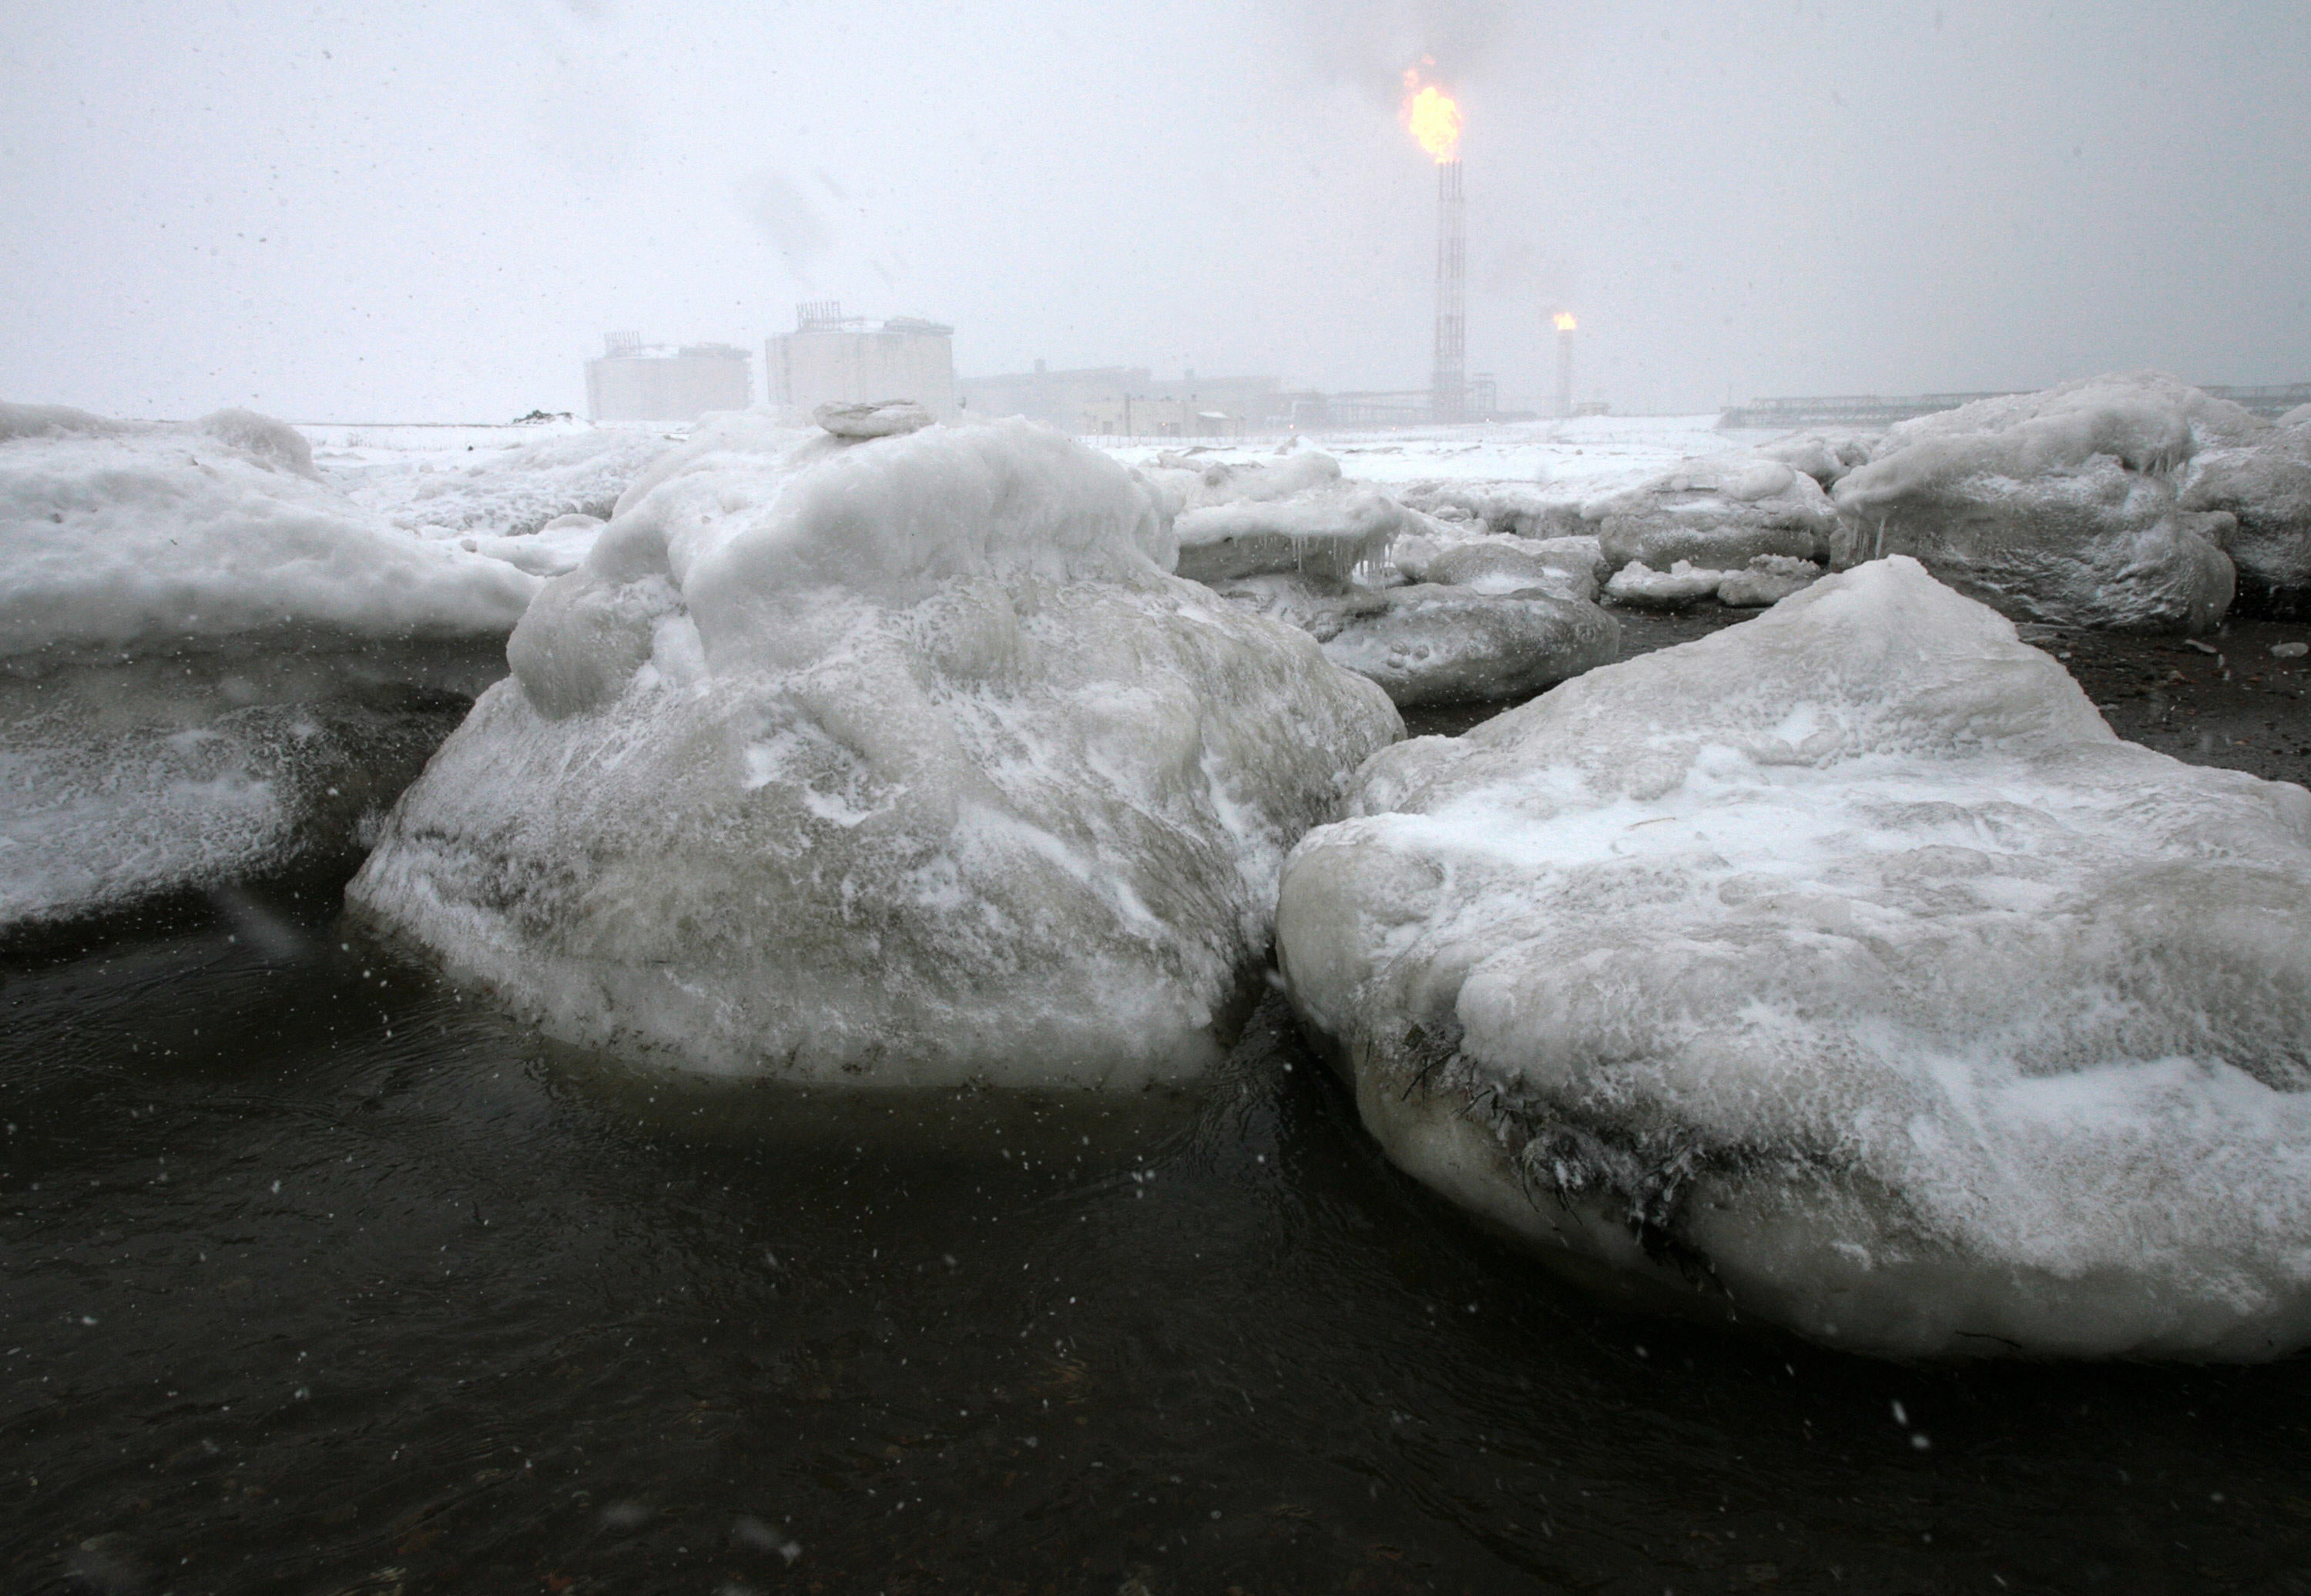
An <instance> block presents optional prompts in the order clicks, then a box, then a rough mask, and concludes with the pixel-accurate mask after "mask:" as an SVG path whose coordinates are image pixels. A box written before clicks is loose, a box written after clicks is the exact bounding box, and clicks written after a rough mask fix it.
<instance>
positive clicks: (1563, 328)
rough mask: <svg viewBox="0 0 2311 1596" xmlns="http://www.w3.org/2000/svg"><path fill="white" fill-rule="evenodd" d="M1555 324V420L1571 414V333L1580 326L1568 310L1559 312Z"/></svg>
mask: <svg viewBox="0 0 2311 1596" xmlns="http://www.w3.org/2000/svg"><path fill="white" fill-rule="evenodd" d="M1555 319H1556V322H1557V420H1559V421H1563V420H1565V418H1566V417H1567V416H1570V415H1571V414H1573V333H1574V328H1576V327H1579V326H1580V325H1581V324H1580V323H1579V322H1577V321H1575V320H1574V319H1573V312H1572V311H1570V310H1559V311H1558V312H1557V316H1556V318H1555Z"/></svg>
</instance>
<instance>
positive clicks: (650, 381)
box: [586, 333, 754, 422]
mask: <svg viewBox="0 0 2311 1596" xmlns="http://www.w3.org/2000/svg"><path fill="white" fill-rule="evenodd" d="M603 342H604V344H606V351H605V353H603V355H602V357H601V358H600V359H598V360H590V361H588V362H586V408H587V412H588V414H590V415H591V416H592V417H593V418H594V419H595V420H596V421H661V422H663V421H696V420H697V419H698V418H699V417H700V416H702V415H703V414H706V413H707V412H708V411H710V410H744V409H745V408H746V406H749V405H751V404H753V403H754V371H753V368H752V365H751V362H752V360H753V357H752V356H751V355H749V354H748V353H747V352H746V351H745V350H743V349H738V348H734V347H733V346H731V345H730V344H683V345H682V346H681V347H679V348H676V349H669V348H667V347H666V346H665V345H663V344H644V343H643V342H642V340H641V334H639V333H611V334H609V335H608V336H606V338H605V339H604V340H603Z"/></svg>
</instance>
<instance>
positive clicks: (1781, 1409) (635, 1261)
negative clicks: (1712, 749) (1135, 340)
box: [0, 610, 2311, 1596]
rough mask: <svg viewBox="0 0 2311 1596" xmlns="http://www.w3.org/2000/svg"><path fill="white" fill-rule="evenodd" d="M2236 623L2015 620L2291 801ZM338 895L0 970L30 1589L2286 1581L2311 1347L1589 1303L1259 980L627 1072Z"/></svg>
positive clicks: (2135, 713) (88, 941)
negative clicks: (1200, 1028)
mask: <svg viewBox="0 0 2311 1596" xmlns="http://www.w3.org/2000/svg"><path fill="white" fill-rule="evenodd" d="M1732 618H1733V617H1731V616H1727V615H1723V614H1722V612H1711V611H1707V610H1704V611H1699V612H1695V613H1692V614H1688V615H1679V616H1669V617H1653V616H1630V617H1627V618H1626V619H1625V622H1624V625H1625V629H1626V635H1625V648H1626V651H1628V652H1633V653H1634V652H1637V651H1641V650H1644V649H1646V648H1653V647H1660V646H1662V645H1664V644H1666V643H1669V642H1674V641H1684V640H1685V639H1686V638H1687V637H1688V636H1697V635H1700V634H1701V633H1702V632H1707V631H1711V630H1714V629H1715V628H1716V627H1717V626H1719V625H1722V624H1726V623H1727V622H1728V621H1729V620H1731V619H1732ZM2250 630H2251V632H2252V635H2246V634H2242V635H2239V636H2233V635H2231V634H2229V633H2226V634H2225V636H2224V637H2223V638H2221V639H2219V640H2217V641H2218V642H2219V644H2220V645H2221V647H2222V648H2223V649H2224V650H2226V654H2225V658H2223V660H2222V661H2221V662H2220V664H2218V663H2217V662H2216V661H2215V660H2213V659H2211V658H2209V657H2208V656H2206V655H2204V654H2203V653H2202V652H2201V651H2199V650H2191V649H2188V648H2187V647H2186V646H2185V645H2183V644H2181V643H2178V642H2175V641H2171V640H2125V639H2096V638H2087V639H2065V640H2062V642H2061V643H2059V644H2056V645H2050V646H2060V647H2063V648H2066V649H2070V650H2071V653H2072V658H2071V668H2072V669H2073V670H2074V671H2076V672H2077V673H2078V674H2079V676H2080V680H2081V681H2082V682H2083V683H2085V684H2086V685H2087V686H2088V688H2089V692H2090V693H2093V694H2094V696H2095V697H2096V698H2097V702H2103V703H2105V704H2106V712H2107V713H2109V714H2110V715H2111V718H2112V720H2113V722H2114V724H2115V725H2118V726H2119V728H2120V729H2121V731H2122V732H2123V733H2124V734H2125V735H2128V736H2132V737H2142V738H2144V739H2145V740H2151V741H2153V742H2154V743H2155V744H2156V745H2157V746H2173V748H2174V750H2175V751H2176V752H2177V753H2181V754H2184V755H2185V757H2197V758H2202V759H2205V760H2207V761H2209V762H2210V763H2237V764H2239V765H2242V766H2243V767H2244V768H2247V769H2253V770H2256V771H2257V772H2259V773H2261V774H2264V775H2270V776H2282V777H2289V778H2293V779H2298V780H2300V779H2302V773H2303V772H2311V764H2304V763H2302V762H2303V761H2304V760H2305V758H2306V757H2307V756H2311V719H2307V717H2306V713H2305V710H2304V708H2303V704H2302V694H2303V693H2304V692H2305V691H2306V689H2307V688H2311V676H2304V675H2303V674H2301V673H2302V672H2303V671H2304V670H2305V669H2306V668H2307V667H2306V666H2305V665H2304V663H2303V662H2294V663H2291V664H2289V665H2287V666H2285V667H2283V668H2282V667H2280V666H2279V665H2278V664H2277V662H2275V661H2273V660H2272V657H2271V656H2270V655H2269V653H2268V645H2269V643H2270V642H2271V641H2273V640H2274V639H2277V640H2279V641H2285V640H2286V639H2287V638H2295V637H2304V636H2307V635H2311V628H2306V627H2303V626H2301V625H2299V624H2298V625H2293V626H2289V627H2285V628H2280V627H2278V626H2275V625H2268V624H2258V625H2257V626H2256V627H2254V628H2252V629H2250ZM2266 632H2267V633H2268V635H2265V633H2266ZM2227 670H2228V676H2226V675H2225V672H2226V671H2227ZM1486 712H1488V711H1480V710H1470V711H1465V712H1462V711H1452V710H1443V711H1430V712H1427V713H1426V714H1424V715H1422V716H1421V717H1418V719H1419V720H1420V721H1421V724H1419V725H1417V726H1415V727H1414V728H1413V729H1415V730H1416V731H1443V732H1452V731H1457V730H1460V729H1462V728H1464V727H1465V726H1466V725H1468V724H1470V723H1473V721H1474V720H1477V719H1480V718H1482V715H1483V714H1484V713H1486ZM2162 738H2163V739H2165V740H2164V741H2160V739H2162ZM342 879H343V872H342V871H340V872H337V873H335V874H332V873H329V872H326V871H324V872H321V873H319V874H317V875H316V876H312V877H310V878H308V879H305V880H303V881H301V882H295V883H283V884H276V885H275V886H274V887H273V888H271V889H269V890H267V891H265V892H261V893H257V894H253V895H239V894H237V895H231V896H227V897H222V898H220V899H219V900H217V902H216V903H214V904H213V905H210V906H208V907H205V908H193V909H187V908H186V907H185V906H182V905H179V907H178V908H177V909H175V910H174V911H165V912H163V913H161V914H159V915H148V916H146V917H144V919H143V920H116V921H113V922H111V923H109V924H108V925H105V926H103V927H100V928H96V929H94V930H92V931H91V932H88V933H86V934H84V935H83V936H82V937H79V938H74V940H72V941H71V942H69V943H62V944H59V943H51V944H50V945H48V946H17V947H16V948H14V949H13V951H12V952H8V953H5V954H0V1015H4V1025H0V1126H4V1130H0V1271H4V1272H0V1587H4V1589H5V1590H7V1591H9V1592H67V1591H87V1592H145V1593H148V1596H149V1593H153V1592H163V1591H173V1592H188V1593H189V1592H296V1593H301V1596H303V1593H310V1596H331V1593H344V1596H350V1593H353V1592H362V1593H366V1596H391V1593H394V1592H402V1593H406V1596H415V1593H416V1592H540V1593H543V1596H569V1593H581V1596H582V1593H584V1592H701V1593H707V1592H742V1591H756V1592H789V1591H808V1592H877V1591H880V1592H929V1591H941V1592H948V1591H953V1592H966V1591H967V1592H1097V1593H1099V1596H1109V1593H1111V1592H1125V1593H1127V1596H1169V1593H1171V1592H1215V1593H1219V1596H1226V1593H1229V1592H1243V1593H1246V1596H1250V1593H1252V1592H1341V1591H1368V1592H1395V1591H1473V1592H1486V1591H1564V1592H1631V1593H1644V1596H1653V1593H1655V1592H1664V1591H1675V1592H1721V1591H1757V1592H1944V1591H1952V1592H1955V1591H1980V1592H1994V1591H1998V1590H2001V1589H2004V1590H2016V1591H2060V1592H2070V1591H2114V1592H2115V1591H2154V1592H2167V1591H2193V1592H2200V1591H2204V1592H2311V1361H2307V1360H2296V1361H2292V1362H2289V1363H2287V1364H2282V1365H2275V1366H2271V1367H2265V1368H2257V1369H2187V1368H2158V1367H2129V1366H2115V1367H2061V1366H2019V1367H2016V1366H1983V1367H1975V1368H1957V1369H1954V1368H1949V1367H1921V1368H1907V1367H1902V1366H1897V1365H1887V1364H1879V1363H1871V1362H1865V1361H1862V1360H1859V1359H1853V1358H1848V1357H1842V1356H1832V1355H1829V1354H1825V1353H1820V1352H1817V1351H1814V1350H1811V1349H1810V1348H1808V1347H1804V1346H1802V1345H1800V1344H1797V1343H1794V1342H1788V1341H1784V1340H1781V1339H1773V1338H1768V1337H1763V1336H1760V1337H1758V1338H1757V1339H1747V1340H1741V1339H1729V1338H1728V1337H1726V1336H1723V1335H1722V1334H1718V1333H1715V1332H1711V1331H1706V1330H1699V1329H1693V1328H1687V1327H1683V1326H1680V1325H1676V1324H1669V1323H1663V1322H1661V1321H1648V1320H1639V1319H1632V1318H1628V1317H1625V1316H1622V1315H1619V1314H1617V1313H1612V1312H1609V1311H1607V1310H1604V1309H1602V1308H1600V1307H1599V1306H1597V1305H1596V1304H1592V1302H1590V1301H1588V1300H1586V1299H1584V1298H1583V1297H1582V1296H1581V1295H1579V1294H1578V1293H1577V1292H1575V1291H1574V1290H1572V1289H1571V1288H1569V1287H1566V1286H1561V1285H1559V1284H1558V1283H1557V1282H1556V1281H1555V1280H1554V1279H1553V1278H1551V1277H1549V1276H1548V1275H1547V1274H1546V1273H1544V1272H1542V1271H1541V1270H1540V1269H1538V1268H1537V1267H1535V1266H1534V1265H1533V1264H1532V1263H1530V1261H1529V1260H1526V1259H1524V1258H1522V1256H1520V1255H1518V1254H1516V1253H1513V1252H1510V1251H1508V1250H1507V1249H1505V1248H1504V1247H1500V1246H1497V1245H1496V1244H1495V1243H1492V1242H1490V1241H1488V1240H1487V1239H1486V1238H1485V1237H1483V1236H1481V1235H1478V1234H1476V1233H1474V1232H1472V1231H1471V1230H1470V1229H1469V1227H1468V1226H1467V1225H1464V1224H1462V1223H1461V1220H1460V1219H1459V1218H1458V1217H1456V1216H1455V1215H1454V1214H1453V1213H1452V1212H1451V1211H1450V1210H1448V1209H1446V1208H1444V1207H1443V1205H1442V1204H1441V1203H1439V1202H1437V1201H1435V1199H1431V1198H1430V1197H1429V1196H1428V1195H1427V1194H1426V1193H1425V1192H1424V1191H1423V1190H1420V1189H1419V1188H1417V1187H1416V1186H1414V1185H1412V1184H1411V1183H1410V1182H1408V1181H1407V1180H1405V1179H1403V1178H1402V1177H1401V1176H1400V1175H1398V1174H1397V1173H1395V1172H1394V1171H1393V1170H1391V1168H1389V1167H1388V1165H1387V1164H1385V1163H1384V1162H1383V1161H1382V1159H1381V1158H1380V1157H1379V1156H1378V1155H1377V1154H1376V1153H1375V1152H1374V1149H1373V1147H1371V1145H1370V1143H1369V1142H1368V1141H1367V1140H1366V1139H1365V1137H1364V1136H1363V1134H1362V1132H1361V1131H1360V1130H1359V1129H1358V1128H1357V1126H1356V1121H1355V1116H1354V1113H1353V1111H1352V1109H1351V1107H1350V1105H1349V1104H1348V1103H1347V1100H1346V1098H1345V1097H1344V1095H1342V1093H1341V1092H1340V1091H1339V1088H1338V1087H1337V1086H1335V1085H1334V1084H1333V1083H1332V1081H1331V1080H1330V1077H1327V1076H1326V1075H1324V1073H1323V1072H1322V1071H1321V1069H1320V1068H1318V1067H1317V1065H1316V1064H1315V1063H1314V1061H1313V1060H1312V1059H1311V1058H1310V1057H1309V1055H1308V1054H1307V1053H1306V1052H1305V1051H1304V1050H1303V1049H1302V1048H1301V1047H1300V1045H1299V1043H1298V1042H1297V1041H1296V1040H1295V1038H1294V1036H1293V1035H1292V1033H1291V1032H1290V1028H1289V1025H1288V1024H1287V1023H1286V1021H1285V1019H1284V1017H1283V1016H1282V1015H1281V1014H1280V1012H1278V1010H1276V1009H1275V1008H1274V1007H1270V1008H1269V1009H1265V1010H1263V1011H1262V1012H1261V1013H1260V1015H1259V1016H1256V1017H1255V1020H1254V1022H1253V1024H1252V1026H1251V1030H1250V1032H1249V1033H1248V1034H1247V1035H1246V1037H1245V1039H1244V1041H1243V1044H1242V1045H1241V1046H1240V1047H1239V1048H1238V1049H1237V1051H1236V1052H1235V1055H1234V1058H1233V1059H1232V1060H1230V1063H1229V1066H1228V1068H1227V1069H1226V1071H1225V1073H1224V1075H1223V1077H1221V1078H1220V1079H1219V1080H1218V1081H1217V1083H1215V1084H1214V1085H1212V1086H1210V1087H1209V1088H1208V1089H1207V1090H1205V1091H1201V1092H1199V1093H1197V1094H1194V1095H1178V1096H1150V1097H1145V1098H1138V1099H1133V1100H1130V1101H1127V1102H1121V1103H1085V1102H1081V1101H1068V1102H1060V1103H1029V1102H1022V1101H1019V1100H1017V1099H1011V1098H995V1097H986V1096H976V1097H973V1096H966V1097H954V1096H939V1097H931V1098H922V1099H916V1100H911V1101H905V1102H891V1101H876V1102H873V1103H864V1104H862V1103H851V1102H846V1101H844V1100H842V1098H840V1097H839V1096H834V1097H830V1096H828V1095H817V1096H807V1095H801V1094H798V1093H796V1092H793V1091H791V1090H771V1089H766V1088H763V1087H759V1086H752V1087H750V1086H715V1085H710V1084H702V1083H699V1082H696V1081H692V1080H684V1079H679V1078H674V1077H657V1078H639V1077H634V1076H632V1075H630V1074H625V1073H619V1072H605V1071H603V1070H602V1069H600V1068H597V1067H595V1066H594V1065H592V1064H590V1063H589V1061H588V1060H585V1059H583V1058H579V1057H573V1056H571V1055H569V1054H566V1053H557V1052H552V1051H548V1050H546V1049H545V1048H544V1047H543V1046H541V1045H540V1044H539V1043H537V1042H536V1041H535V1040H534V1039H533V1038H530V1037H528V1036H527V1035H525V1034H524V1033H522V1032H521V1031H520V1030H519V1028H518V1027H515V1026H513V1025H510V1024H509V1023H507V1022H505V1021H504V1020H502V1019H501V1018H499V1017H497V1016H494V1015H493V1014H491V1013H490V1012H488V1011H487V1010H486V1009H484V1008H482V1007H478V1006H476V1005H475V1004H474V1003H471V1002H461V1001H459V1000H458V998H457V996H456V995H455V994H454V993H452V992H451V991H449V990H447V989H446V988H444V987H442V986H440V984H438V983H437V982H435V981H433V980H432V978H431V977H430V976H428V975H427V974H426V973H425V972H423V971H421V970H419V969H416V968H414V967H412V966H410V965H408V964H405V963H403V962H401V961H399V960H398V959H397V958H396V957H394V956H392V955H388V954H386V953H384V952H382V951H381V950H379V949H377V948H375V947H372V946H368V945H365V944H363V943H361V942H358V941H355V940H354V939H353V938H352V937H350V936H349V935H348V934H346V933H345V932H344V931H342V930H340V929H336V903H337V901H338V900H337V889H338V886H339V885H340V884H341V882H342ZM1897 1404H1898V1407H1897Z"/></svg>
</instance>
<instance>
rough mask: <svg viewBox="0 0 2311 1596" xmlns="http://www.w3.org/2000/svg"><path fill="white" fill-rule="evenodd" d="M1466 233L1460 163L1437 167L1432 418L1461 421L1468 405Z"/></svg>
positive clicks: (1430, 389) (1430, 390) (1430, 382)
mask: <svg viewBox="0 0 2311 1596" xmlns="http://www.w3.org/2000/svg"><path fill="white" fill-rule="evenodd" d="M1468 278H1469V268H1468V232H1467V222H1466V217H1465V207H1464V206H1463V205H1462V204H1461V163H1460V161H1457V160H1454V161H1438V162H1437V163H1436V359H1435V363H1434V365H1433V366H1432V367H1431V368H1430V371H1429V375H1428V407H1429V411H1430V416H1431V419H1432V420H1435V421H1441V422H1456V421H1460V420H1461V419H1463V418H1464V417H1465V415H1466V414H1467V412H1468V405H1469V371H1468V334H1469V315H1468V301H1469V283H1468Z"/></svg>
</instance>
